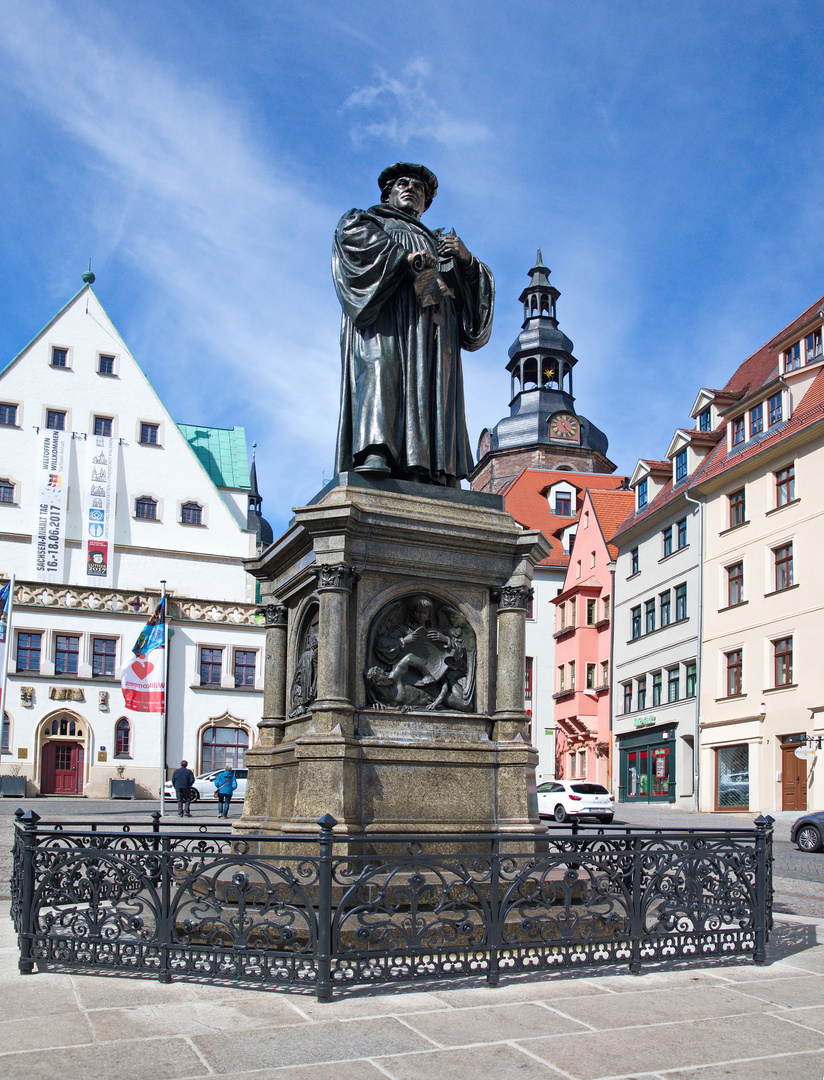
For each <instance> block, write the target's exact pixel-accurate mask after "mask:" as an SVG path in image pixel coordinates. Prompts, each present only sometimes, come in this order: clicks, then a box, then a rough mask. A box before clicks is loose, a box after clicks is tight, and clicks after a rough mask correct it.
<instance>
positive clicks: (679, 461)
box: [675, 447, 687, 484]
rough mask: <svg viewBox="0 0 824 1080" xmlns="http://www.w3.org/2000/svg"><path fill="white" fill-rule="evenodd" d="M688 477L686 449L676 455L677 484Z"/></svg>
mask: <svg viewBox="0 0 824 1080" xmlns="http://www.w3.org/2000/svg"><path fill="white" fill-rule="evenodd" d="M686 475H687V450H686V447H685V448H684V449H683V450H681V451H679V453H677V454H676V455H675V482H676V484H677V483H678V481H679V480H683V479H684V478H685V477H686Z"/></svg>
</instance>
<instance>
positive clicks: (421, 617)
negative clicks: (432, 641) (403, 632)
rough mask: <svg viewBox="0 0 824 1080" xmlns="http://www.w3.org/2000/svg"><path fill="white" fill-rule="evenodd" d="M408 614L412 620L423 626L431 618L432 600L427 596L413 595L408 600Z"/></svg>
mask: <svg viewBox="0 0 824 1080" xmlns="http://www.w3.org/2000/svg"><path fill="white" fill-rule="evenodd" d="M409 614H410V616H411V618H412V619H413V621H414V622H416V623H418V624H419V625H420V626H424V625H425V624H426V623H428V622H429V620H430V619H431V618H432V601H431V600H430V599H429V597H428V596H413V597H412V599H411V600H410V602H409Z"/></svg>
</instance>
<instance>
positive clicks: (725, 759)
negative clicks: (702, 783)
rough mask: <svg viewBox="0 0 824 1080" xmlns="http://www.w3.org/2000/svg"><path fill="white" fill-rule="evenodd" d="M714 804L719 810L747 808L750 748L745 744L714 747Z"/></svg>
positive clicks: (748, 803)
mask: <svg viewBox="0 0 824 1080" xmlns="http://www.w3.org/2000/svg"><path fill="white" fill-rule="evenodd" d="M715 805H716V808H717V809H719V810H730V809H733V808H734V809H744V810H747V809H749V805H750V748H749V746H747V745H746V744H743V745H741V746H719V747H718V748H717V749H716V751H715Z"/></svg>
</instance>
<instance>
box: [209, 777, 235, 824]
mask: <svg viewBox="0 0 824 1080" xmlns="http://www.w3.org/2000/svg"><path fill="white" fill-rule="evenodd" d="M214 785H215V792H216V794H217V816H218V817H226V818H227V817H228V816H229V805H230V803H231V801H232V792H233V791H234V790H235V788H236V787H237V780H236V779H235V774H234V772H233V771H232V770H231V769H223V771H222V772H219V773H218V774H217V776H216V777H215V779H214Z"/></svg>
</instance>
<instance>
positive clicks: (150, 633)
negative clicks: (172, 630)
mask: <svg viewBox="0 0 824 1080" xmlns="http://www.w3.org/2000/svg"><path fill="white" fill-rule="evenodd" d="M132 652H133V653H134V656H133V657H132V659H131V660H130V661H129V662H128V664H126V665H125V667H124V668H123V674H122V675H121V676H120V688H121V689H122V691H123V700H124V701H125V703H126V708H127V709H132V710H133V711H134V712H157V713H162V712H163V710H164V707H165V697H166V598H165V597H164V598H163V599H162V600H161V601H160V603H159V604H158V605H157V607H156V608H155V613H154V615H152V617H151V619H149V621H148V622H147V623H146V625H145V626H144V627H143V629H142V630H141V632H140V636H139V637H138V639H137V641H136V642H135V644H134V648H133V649H132Z"/></svg>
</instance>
